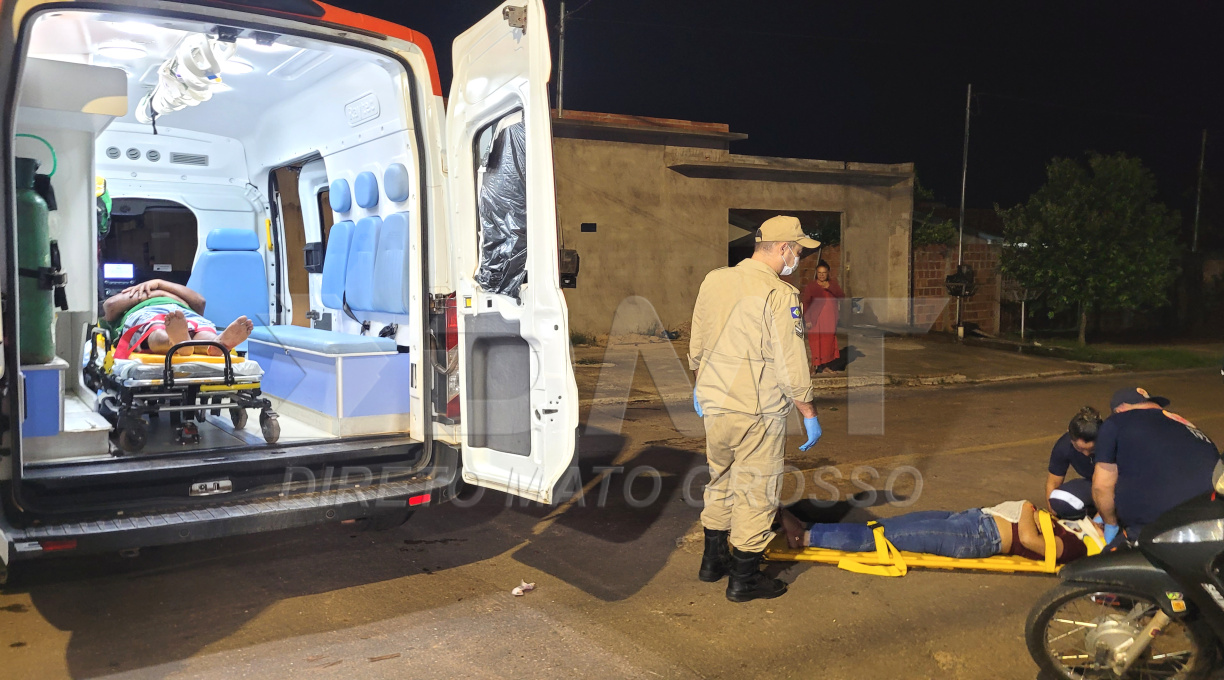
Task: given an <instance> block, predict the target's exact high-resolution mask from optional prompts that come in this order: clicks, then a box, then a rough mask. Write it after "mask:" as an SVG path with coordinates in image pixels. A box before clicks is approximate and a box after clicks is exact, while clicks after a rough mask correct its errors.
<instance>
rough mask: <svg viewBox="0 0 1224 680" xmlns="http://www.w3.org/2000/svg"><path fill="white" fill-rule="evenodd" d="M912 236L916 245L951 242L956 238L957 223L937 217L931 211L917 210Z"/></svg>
mask: <svg viewBox="0 0 1224 680" xmlns="http://www.w3.org/2000/svg"><path fill="white" fill-rule="evenodd" d="M910 237H911V238H912V239H913V241H914V245H916V246H934V245H941V244H945V243H951V242H952V241H954V240H955V239H956V223H955V222H953V221H952V220H944V219H940V218H938V217H935V214H934V213H931V212H919V211H918V210H915V211H914V224H913V227H911V231H910Z"/></svg>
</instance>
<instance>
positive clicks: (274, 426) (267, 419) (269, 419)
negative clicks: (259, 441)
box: [259, 411, 280, 444]
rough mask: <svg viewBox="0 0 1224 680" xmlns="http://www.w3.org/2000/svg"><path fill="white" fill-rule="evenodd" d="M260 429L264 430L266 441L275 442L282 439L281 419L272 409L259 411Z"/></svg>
mask: <svg viewBox="0 0 1224 680" xmlns="http://www.w3.org/2000/svg"><path fill="white" fill-rule="evenodd" d="M259 429H260V430H263V436H264V441H266V442H268V443H269V444H275V443H276V442H277V440H279V439H280V420H279V419H277V417H276V414H275V413H273V412H271V411H261V412H260V413H259Z"/></svg>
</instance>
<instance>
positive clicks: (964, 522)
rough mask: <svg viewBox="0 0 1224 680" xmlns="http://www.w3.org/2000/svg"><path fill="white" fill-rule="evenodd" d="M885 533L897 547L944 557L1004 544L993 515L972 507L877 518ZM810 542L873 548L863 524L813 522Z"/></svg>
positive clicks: (983, 552)
mask: <svg viewBox="0 0 1224 680" xmlns="http://www.w3.org/2000/svg"><path fill="white" fill-rule="evenodd" d="M879 521H880V524H882V525H884V537H885V538H887V539H888V540H890V541H892V544H893V545H895V546H897V549H898V550H904V551H906V552H917V553H929V554H931V555H943V556H944V557H990V556H991V555H998V554H999V552H1000V551H1001V550H1002V548H1003V539H1002V538H1001V537H1000V536H999V525H998V524H996V523H995V520H994V517H992V516H991V515H987V514H986V513H984V512H982V510H981V508H971V509H969V510H965V511H964V512H948V511H946V510H929V511H925V512H911V513H909V514H905V515H899V516H897V517H891V518H889V519H882V520H879ZM808 535H809V536H810V537H811V545H812V547H816V548H832V549H834V550H845V551H847V552H868V551H871V550H875V538H874V537H873V536H872V534H871V528H870V527H868V526H867V525H865V524H813V525H812V527H811V528H810V529H809V530H808Z"/></svg>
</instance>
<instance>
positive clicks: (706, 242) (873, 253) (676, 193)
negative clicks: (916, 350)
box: [553, 111, 914, 336]
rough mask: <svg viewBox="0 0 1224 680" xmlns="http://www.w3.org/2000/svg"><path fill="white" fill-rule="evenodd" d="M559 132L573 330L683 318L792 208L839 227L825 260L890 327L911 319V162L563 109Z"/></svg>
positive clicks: (634, 327)
mask: <svg viewBox="0 0 1224 680" xmlns="http://www.w3.org/2000/svg"><path fill="white" fill-rule="evenodd" d="M553 134H554V138H555V141H554V155H555V164H556V182H557V203H558V213H557V214H558V219H559V220H560V223H561V224H560V228H561V237H562V241H563V247H564V248H570V249H575V250H577V251H578V253H579V255H580V257H581V261H582V267H581V274H580V276H579V277H578V286H577V288H574V289H569V290H566V291H565V293H566V300H567V302H568V304H569V314H570V328H571V330H572V331H573V332H575V333H583V334H589V335H596V336H598V335H603V334H607V333H609V332H610V330H611V329H612V323H613V318H614V316H616V313H617V310H618V308H619V309H621V315H620V317H619V318H618V322H617V323H618V325H617V328H618V331H617V332H625V331H630V332H632V331H639V330H649V329H650V328H651V326H652V325H661V326H662V327H664V328H668V329H674V328H679V327H683V326H685V325H686V324H687V323H688V322H689V320H690V318H691V315H692V310H693V302H694V300H695V299H696V297H697V291H698V288H699V286H700V285H701V281H702V279H703V278H704V277H705V275H706V273H707V272H709V271H711V270H713V269H716V268H718V267H725V266H727V265H728V264H730V263H732V262H733V261H738V260H739V259H740V258H742V257H743V256H744V255H745V254H746V253H747V254H750V253H751V242H752V236H753V233H754V231H755V229H756V227H757V225H759V224H760V223H761V222H762V221H764V220H765V219H767V218H768V217H771V216H773V215H776V214H780V213H786V214H794V215H796V216H798V217H799V218H800V220H802V221H803V223H804V228H805V230H808V231H809V232H811V231H812V230H813V228H814V227H815V226H816V225H817V224H819V225H821V230H822V231H824V232H827V230H828V228H829V225H830V224H831V225H833V227H834V228H835V229H836V228H837V227H838V226H840V239H839V240H840V246H839V247H838V248H837V249H836V250H837V251H838V252H836V253H830V254H831V255H832V254H835V255H836V257H831V258H826V259H828V260H829V261H830V263H831V265H832V266H833V267H834V269H835V271H834V274H835V276H836V278H837V279H838V281H839V282H841V284H842V286H843V288H844V289H845V291H846V294H847V296H850V297H856V298H867V299H868V300H867V302H866V304H867V306H869V307H870V309H869V313H870V314H871V315H872V317H873V318H874V320H877V321H878V322H879V323H881V324H885V325H892V326H905V325H908V324H909V323H910V322H911V314H912V310H911V305H910V302H909V295H910V265H911V257H910V225H911V213H912V211H913V183H914V166H913V164H912V163H899V164H890V165H885V164H874V163H851V162H841V161H820V160H806V159H794V158H768V157H759V156H742V155H737V154H733V153H731V152H730V146H731V143H732V142H735V141H740V140H744V139H747V135H744V134H739V133H734V132H731V131H730V130H729V129H728V126H726V125H720V124H713V123H694V122H690V121H681V120H667V119H657V118H641V117H633V116H621V115H612V114H597V113H586V112H579V111H566V112H565V115H564V117H560V118H557V117H554V119H553ZM818 256H819V254H815V253H814V254H812V255H805V258H804V259H805V263H804V266H802V267H801V269H800V271H799V272H798V273H797V275H794V276H793V278H795V279H796V280H794V281H792V283H795V284H796V285H799V286H802V285H803V284H804V283H806V281H807V280H810V276H811V274H810V272H811V270H812V269H814V268H815V260H814V259H812V258H813V257H818ZM806 260H811V261H810V262H806ZM804 272H808V274H807V278H802V277H803V275H804ZM801 278H802V280H800V279H801ZM635 296H639V297H640V298H645V299H646V300H648V301H649V302H650V305H649V306H645V305H641V304H640V300H638V299H637V298H636V297H635ZM626 300H630V301H631V302H630V304H628V305H624V306H622V303H623V302H625V301H626ZM634 302H636V303H637V304H634ZM649 307H653V310H654V312H653V313H651V312H650V311H649ZM654 314H657V315H658V318H657V320H656V319H655V318H654Z"/></svg>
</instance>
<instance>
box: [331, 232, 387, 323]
mask: <svg viewBox="0 0 1224 680" xmlns="http://www.w3.org/2000/svg"><path fill="white" fill-rule="evenodd" d="M381 228H382V218H381V217H363V218H362V219H361V220H360V221H358V222H357V225H356V226H355V227H354V228H353V242H352V244H351V245H350V246H349V253H348V271H347V273H346V274H345V277H344V295H345V298H346V299H347V300H348V303H349V307H351V308H353V309H355V310H360V311H366V312H372V311H375V310H376V309H377V308H376V307H375V305H374V287H375V286H374V258H375V256H376V255H377V254H378V235H379V232H380V231H381ZM323 264H324V266H325V267H326V266H327V263H326V261H324V263H323Z"/></svg>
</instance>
